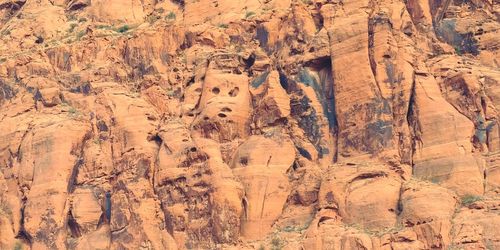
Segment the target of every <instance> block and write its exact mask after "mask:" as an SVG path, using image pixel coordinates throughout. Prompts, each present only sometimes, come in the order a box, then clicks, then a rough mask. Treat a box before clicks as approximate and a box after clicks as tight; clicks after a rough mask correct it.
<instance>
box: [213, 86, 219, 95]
mask: <svg viewBox="0 0 500 250" xmlns="http://www.w3.org/2000/svg"><path fill="white" fill-rule="evenodd" d="M212 93H214V94H216V95H218V94H219V93H220V89H219V88H217V87H215V88H213V89H212Z"/></svg>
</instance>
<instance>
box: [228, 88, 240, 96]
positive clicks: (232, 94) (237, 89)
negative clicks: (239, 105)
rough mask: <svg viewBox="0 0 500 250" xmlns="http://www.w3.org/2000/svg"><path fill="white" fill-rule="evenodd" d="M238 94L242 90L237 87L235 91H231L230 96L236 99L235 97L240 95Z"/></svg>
mask: <svg viewBox="0 0 500 250" xmlns="http://www.w3.org/2000/svg"><path fill="white" fill-rule="evenodd" d="M238 92H240V88H238V87H235V88H234V89H232V90H231V91H229V96H231V97H235V96H237V95H238Z"/></svg>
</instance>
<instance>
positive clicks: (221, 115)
mask: <svg viewBox="0 0 500 250" xmlns="http://www.w3.org/2000/svg"><path fill="white" fill-rule="evenodd" d="M217 116H218V117H220V118H226V117H227V115H226V114H224V113H219V114H218V115H217Z"/></svg>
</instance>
